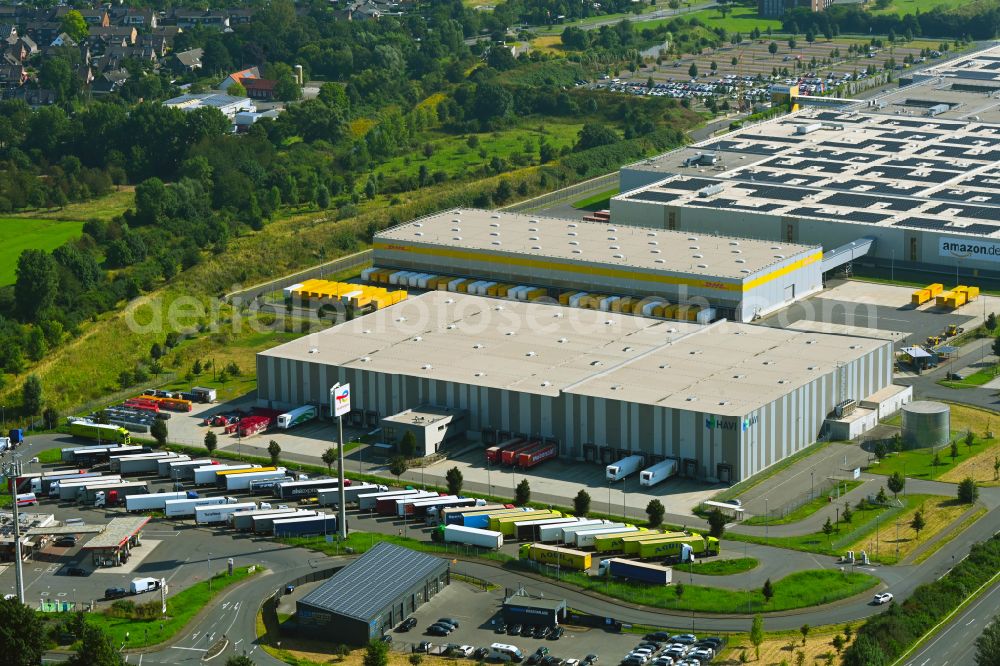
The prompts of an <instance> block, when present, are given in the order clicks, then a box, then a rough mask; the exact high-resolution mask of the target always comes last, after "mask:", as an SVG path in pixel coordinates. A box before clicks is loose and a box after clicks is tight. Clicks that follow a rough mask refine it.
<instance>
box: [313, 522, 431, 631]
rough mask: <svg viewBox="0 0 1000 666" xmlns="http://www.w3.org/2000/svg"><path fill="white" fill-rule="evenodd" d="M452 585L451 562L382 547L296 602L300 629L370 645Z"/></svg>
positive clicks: (413, 551) (373, 549)
mask: <svg viewBox="0 0 1000 666" xmlns="http://www.w3.org/2000/svg"><path fill="white" fill-rule="evenodd" d="M449 582H450V576H449V567H448V560H444V559H441V558H439V557H435V556H433V555H427V554H424V553H418V552H417V551H415V550H410V549H409V548H403V547H401V546H395V545H393V544H390V543H384V542H383V543H380V544H378V545H376V546H375V547H374V548H372V549H371V550H369V551H368V552H367V553H365V554H364V555H362V556H361V557H360V558H358V559H357V560H356V561H354V562H352V563H351V564H349V565H347V566H346V567H344V568H343V569H341V570H340V571H338V572H337V573H335V574H334V575H333V576H332V577H331V578H330V579H329V580H327V581H326V582H325V583H323V584H322V585H320V586H319V587H317V588H316V589H315V590H313V591H312V592H310V593H309V594H307V595H306V596H305V597H304V598H302V599H301V600H300V601H298V602H296V610H297V613H298V620H299V626H300V627H302V629H303V630H304V631H306V632H307V633H308V634H310V635H312V637H313V638H317V639H323V640H326V641H330V642H332V643H347V644H349V645H365V644H367V643H368V642H369V641H371V640H375V639H378V638H379V637H381V636H382V635H383V634H384V633H385V632H386V631H388V630H389V629H391V628H392V627H394V626H395V625H397V624H399V623H400V622H402V621H403V619H404V618H406V617H407V616H408V615H409V614H410V613H412V612H413V611H414V610H416V609H417V608H418V607H419V606H420V605H421V604H423V603H424V602H425V601H428V600H429V599H430V598H431V597H433V596H434V595H435V594H437V593H438V592H439V591H440V590H441V589H442V588H444V586H445V585H447V584H448V583H449Z"/></svg>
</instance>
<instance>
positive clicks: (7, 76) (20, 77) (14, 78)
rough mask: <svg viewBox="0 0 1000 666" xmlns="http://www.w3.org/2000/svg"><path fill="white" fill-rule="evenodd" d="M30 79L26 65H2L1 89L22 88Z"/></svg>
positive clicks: (0, 70)
mask: <svg viewBox="0 0 1000 666" xmlns="http://www.w3.org/2000/svg"><path fill="white" fill-rule="evenodd" d="M27 80H28V70H26V69H25V68H24V65H0V90H10V89H13V88H20V87H21V86H23V85H24V84H25V83H26V82H27Z"/></svg>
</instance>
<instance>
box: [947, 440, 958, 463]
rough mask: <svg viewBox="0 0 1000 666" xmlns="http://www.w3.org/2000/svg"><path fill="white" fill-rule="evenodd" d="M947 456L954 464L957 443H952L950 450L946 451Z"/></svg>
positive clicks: (956, 455) (956, 454)
mask: <svg viewBox="0 0 1000 666" xmlns="http://www.w3.org/2000/svg"><path fill="white" fill-rule="evenodd" d="M948 455H949V456H951V462H952V463H954V462H955V458H957V457H958V442H952V443H951V448H950V450H949V451H948Z"/></svg>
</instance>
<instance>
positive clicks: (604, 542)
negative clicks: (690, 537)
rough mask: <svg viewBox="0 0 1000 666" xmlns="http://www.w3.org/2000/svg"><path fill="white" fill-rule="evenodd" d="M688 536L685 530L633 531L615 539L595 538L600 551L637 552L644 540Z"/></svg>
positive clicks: (597, 548)
mask: <svg viewBox="0 0 1000 666" xmlns="http://www.w3.org/2000/svg"><path fill="white" fill-rule="evenodd" d="M608 536H611V537H613V536H615V535H608ZM682 536H687V535H686V534H685V533H684V532H655V531H647V532H638V533H636V532H633V533H632V534H623V535H618V536H617V538H615V539H607V538H606V537H598V538H597V539H595V540H594V545H595V546H596V550H597V552H598V553H626V554H633V555H634V554H636V553H638V552H639V544H640V543H642V542H643V541H663V540H664V539H671V538H674V537H682Z"/></svg>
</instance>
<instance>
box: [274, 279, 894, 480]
mask: <svg viewBox="0 0 1000 666" xmlns="http://www.w3.org/2000/svg"><path fill="white" fill-rule="evenodd" d="M892 369H893V351H892V343H891V341H888V340H880V339H875V338H869V337H857V336H848V335H834V334H824V333H818V332H812V331H796V330H780V329H775V328H768V327H761V326H753V325H748V324H740V323H735V322H727V321H719V322H716V323H714V324H711V325H708V326H702V325H698V324H695V323H689V322H672V321H662V320H656V319H651V318H645V317H636V316H630V315H623V314H621V313H615V312H601V311H594V310H583V309H573V308H566V307H561V306H558V305H550V304H544V303H530V302H519V301H502V300H498V299H491V298H484V297H479V296H469V295H467V294H454V293H450V292H441V291H433V292H428V293H425V294H423V295H421V296H418V297H416V298H411V299H408V300H407V301H404V302H402V303H400V304H398V305H394V306H393V307H391V308H388V309H386V310H379V311H377V312H375V313H372V314H369V315H366V316H364V317H361V318H358V319H354V320H352V321H349V322H345V323H343V324H340V325H338V326H334V327H332V328H329V329H326V330H324V331H320V332H317V333H313V334H310V335H307V336H304V337H302V338H299V339H297V340H294V341H291V342H287V343H285V344H283V345H280V346H278V347H275V348H273V349H270V350H267V351H264V352H261V353H259V354H258V355H257V378H258V400H259V402H260V404H261V405H267V406H269V407H274V408H285V407H287V406H291V405H302V404H315V405H321V406H322V405H326V404H327V402H328V399H329V390H330V387H331V386H333V385H334V384H335V383H337V382H350V384H351V395H352V408H353V409H354V410H355V411H356V412H358V413H363V414H368V413H371V412H374V413H376V414H378V415H379V416H380V417H382V416H388V415H393V414H397V413H399V412H404V411H405V410H409V409H413V408H414V407H418V406H421V405H434V406H437V407H442V408H449V409H461V410H465V411H466V412H467V414H468V425H467V427H466V429H467V431H468V433H467V436H468V437H470V438H472V439H482V440H483V441H484V443H490V442H493V441H497V440H498V439H502V438H504V437H509V436H511V435H512V434H515V435H518V436H531V437H537V438H541V439H548V440H552V441H555V442H557V443H558V444H559V449H560V455H561V456H562V457H564V458H570V459H576V460H583V461H591V462H597V463H603V464H607V463H609V462H612V461H613V460H615V459H618V458H619V457H621V456H622V455H624V454H629V453H638V454H642V455H644V456H646V457H647V460H648V462H655V461H659V460H662V459H665V458H668V457H670V458H675V459H677V460H678V461H680V462H681V464H680V465H679V468H680V472H681V474H683V475H685V476H688V477H693V478H701V479H709V480H720V481H723V482H737V481H741V480H743V479H746V478H748V477H750V476H752V475H753V474H756V473H757V472H759V471H761V470H763V469H765V468H767V467H769V466H770V465H773V464H774V463H776V462H778V461H780V460H782V459H784V458H786V457H788V456H790V455H792V454H793V453H795V452H797V451H800V450H802V449H803V448H805V447H806V446H809V445H810V444H812V443H813V442H815V441H816V440H817V438H818V437H820V436H821V435H822V433H823V431H824V423H825V421H826V419H827V417H828V416H829V415H830V414H831V412H832V411H833V410H834V408H835V406H836V405H837V404H839V403H842V402H844V401H849V400H855V401H860V400H864V399H866V398H868V397H869V396H872V395H873V394H876V393H878V392H879V391H881V390H882V389H884V388H885V387H886V386H888V385H890V384H891V381H892Z"/></svg>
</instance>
